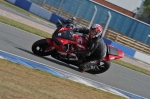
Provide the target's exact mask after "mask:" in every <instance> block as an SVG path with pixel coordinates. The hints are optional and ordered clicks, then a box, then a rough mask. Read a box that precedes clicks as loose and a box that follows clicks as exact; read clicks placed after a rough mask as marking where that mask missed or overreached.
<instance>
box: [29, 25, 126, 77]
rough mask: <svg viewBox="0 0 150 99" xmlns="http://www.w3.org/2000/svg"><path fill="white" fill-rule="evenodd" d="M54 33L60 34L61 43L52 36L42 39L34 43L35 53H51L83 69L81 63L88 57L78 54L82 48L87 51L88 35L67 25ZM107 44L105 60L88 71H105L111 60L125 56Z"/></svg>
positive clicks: (45, 54) (52, 55)
mask: <svg viewBox="0 0 150 99" xmlns="http://www.w3.org/2000/svg"><path fill="white" fill-rule="evenodd" d="M53 35H57V36H58V38H57V40H58V41H59V43H61V44H59V43H58V42H55V41H54V39H52V38H46V39H41V40H38V41H36V42H35V43H34V44H33V45H32V51H33V53H34V54H35V55H38V56H47V55H51V57H53V58H55V59H57V60H60V61H63V62H65V63H67V64H73V65H75V66H77V67H79V70H81V66H80V64H82V62H85V61H87V57H85V56H78V55H77V52H78V51H80V50H82V51H84V50H85V51H86V49H87V47H88V43H87V42H88V35H84V34H81V33H74V31H73V29H72V28H66V27H62V28H61V29H60V30H59V31H58V32H54V33H53ZM106 46H107V53H106V55H105V57H104V58H103V60H102V61H101V62H100V63H98V64H96V65H94V66H92V67H93V68H92V69H90V70H88V71H86V72H89V73H92V74H100V73H103V72H105V71H107V70H108V69H109V67H110V65H111V62H110V61H111V60H115V59H119V58H122V57H124V53H123V52H122V51H121V50H119V49H117V48H115V47H113V46H111V45H108V44H106ZM89 57H90V56H89ZM89 57H88V58H89Z"/></svg>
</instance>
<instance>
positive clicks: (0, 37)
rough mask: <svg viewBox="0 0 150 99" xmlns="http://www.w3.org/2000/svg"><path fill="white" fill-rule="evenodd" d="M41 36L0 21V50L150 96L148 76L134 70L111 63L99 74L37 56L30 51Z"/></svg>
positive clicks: (149, 78) (149, 79)
mask: <svg viewBox="0 0 150 99" xmlns="http://www.w3.org/2000/svg"><path fill="white" fill-rule="evenodd" d="M41 38H42V37H39V36H36V35H32V34H30V33H27V32H25V31H22V30H19V29H16V28H14V27H11V26H8V25H5V24H3V23H0V50H3V51H6V52H9V53H12V54H16V55H19V56H22V57H25V58H28V59H31V60H34V61H38V62H41V63H44V64H47V65H49V66H53V67H56V68H59V69H62V70H65V71H68V72H71V73H74V74H76V75H80V76H83V77H86V78H89V79H92V80H95V81H98V82H101V83H104V84H107V85H110V86H113V87H116V88H119V89H122V90H125V91H128V92H131V93H134V94H137V95H140V96H143V97H146V98H150V94H149V91H150V77H149V76H147V75H144V74H141V73H138V72H136V71H133V70H130V69H127V68H124V67H122V66H119V65H116V64H112V65H111V67H110V69H109V70H108V71H107V72H105V73H103V74H99V75H92V74H88V73H80V72H78V71H77V70H76V68H72V67H70V66H69V65H66V64H63V63H61V62H59V61H57V60H55V59H53V58H51V57H37V56H35V55H34V54H33V53H32V51H31V46H32V44H33V43H34V42H35V41H36V40H39V39H41Z"/></svg>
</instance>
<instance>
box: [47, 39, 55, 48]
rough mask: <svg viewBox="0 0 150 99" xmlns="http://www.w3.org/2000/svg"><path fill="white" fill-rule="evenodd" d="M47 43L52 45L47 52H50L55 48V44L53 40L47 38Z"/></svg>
mask: <svg viewBox="0 0 150 99" xmlns="http://www.w3.org/2000/svg"><path fill="white" fill-rule="evenodd" d="M46 42H47V43H48V44H49V45H50V46H48V47H47V48H46V50H50V49H52V48H55V46H54V44H53V40H52V39H51V38H46Z"/></svg>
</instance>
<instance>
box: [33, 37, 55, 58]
mask: <svg viewBox="0 0 150 99" xmlns="http://www.w3.org/2000/svg"><path fill="white" fill-rule="evenodd" d="M48 46H50V45H49V43H47V42H46V39H41V40H38V41H36V42H35V43H34V44H33V45H32V51H33V53H34V54H35V55H38V56H48V55H51V54H52V52H53V50H46V48H47V47H48Z"/></svg>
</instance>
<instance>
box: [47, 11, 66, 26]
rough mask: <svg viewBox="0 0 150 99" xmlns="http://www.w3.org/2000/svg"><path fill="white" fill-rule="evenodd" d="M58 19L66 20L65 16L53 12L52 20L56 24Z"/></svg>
mask: <svg viewBox="0 0 150 99" xmlns="http://www.w3.org/2000/svg"><path fill="white" fill-rule="evenodd" d="M58 19H60V20H65V19H64V18H62V17H60V16H58V15H56V14H54V13H53V14H52V16H51V19H50V21H51V22H53V23H55V24H56V23H57V22H58Z"/></svg>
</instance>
